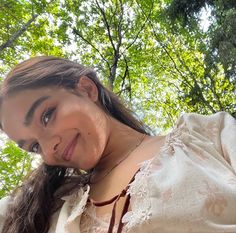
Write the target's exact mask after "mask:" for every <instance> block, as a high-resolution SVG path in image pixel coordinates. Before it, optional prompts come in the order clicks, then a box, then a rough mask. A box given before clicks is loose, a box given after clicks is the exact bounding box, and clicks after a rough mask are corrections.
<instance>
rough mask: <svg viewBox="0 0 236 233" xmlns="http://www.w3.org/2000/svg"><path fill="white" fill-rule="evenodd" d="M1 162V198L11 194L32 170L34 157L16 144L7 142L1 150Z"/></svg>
mask: <svg viewBox="0 0 236 233" xmlns="http://www.w3.org/2000/svg"><path fill="white" fill-rule="evenodd" d="M0 156H1V160H0V167H1V169H0V198H1V197H4V196H6V195H7V194H9V192H10V191H11V190H13V189H14V188H15V187H16V186H19V185H20V184H21V181H22V179H23V178H24V176H25V175H26V174H27V172H28V171H29V170H30V169H31V163H32V157H31V156H29V155H28V154H27V153H26V152H24V151H22V150H21V149H20V148H18V147H17V146H16V145H15V144H14V143H12V142H7V143H6V145H5V146H4V148H3V149H2V150H1V154H0Z"/></svg>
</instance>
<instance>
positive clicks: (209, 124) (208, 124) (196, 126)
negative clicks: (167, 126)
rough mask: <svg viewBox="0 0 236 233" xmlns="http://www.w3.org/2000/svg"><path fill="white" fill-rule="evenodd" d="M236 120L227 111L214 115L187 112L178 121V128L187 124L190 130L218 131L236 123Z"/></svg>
mask: <svg viewBox="0 0 236 233" xmlns="http://www.w3.org/2000/svg"><path fill="white" fill-rule="evenodd" d="M235 123H236V120H235V119H234V118H233V117H232V116H231V115H230V114H229V113H227V112H217V113H215V114H212V115H201V114H197V113H185V114H183V115H182V116H181V117H180V118H179V119H178V121H177V124H176V128H179V127H182V126H185V127H187V129H188V130H190V131H199V130H200V131H201V132H202V133H204V132H207V131H210V130H211V131H212V130H213V132H215V133H216V132H218V133H219V131H221V130H222V129H223V128H225V127H226V126H228V125H231V124H235Z"/></svg>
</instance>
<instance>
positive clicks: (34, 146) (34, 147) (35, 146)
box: [29, 142, 39, 153]
mask: <svg viewBox="0 0 236 233" xmlns="http://www.w3.org/2000/svg"><path fill="white" fill-rule="evenodd" d="M29 151H30V152H33V153H38V151H39V144H38V143H37V142H36V143H33V144H32V145H31V146H30V150H29Z"/></svg>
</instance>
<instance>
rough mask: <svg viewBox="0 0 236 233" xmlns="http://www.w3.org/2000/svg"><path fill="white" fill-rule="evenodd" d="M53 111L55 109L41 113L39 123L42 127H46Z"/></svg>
mask: <svg viewBox="0 0 236 233" xmlns="http://www.w3.org/2000/svg"><path fill="white" fill-rule="evenodd" d="M54 111H55V107H51V108H48V109H47V110H46V111H44V112H43V114H42V115H41V123H42V125H43V126H47V124H48V122H49V121H50V119H51V117H52V114H53V112H54Z"/></svg>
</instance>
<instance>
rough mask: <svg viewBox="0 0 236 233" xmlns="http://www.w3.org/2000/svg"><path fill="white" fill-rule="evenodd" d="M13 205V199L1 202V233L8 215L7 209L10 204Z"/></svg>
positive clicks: (3, 199)
mask: <svg viewBox="0 0 236 233" xmlns="http://www.w3.org/2000/svg"><path fill="white" fill-rule="evenodd" d="M10 203H11V197H9V196H8V197H4V198H2V199H1V200H0V232H1V231H2V227H3V224H4V221H5V216H6V214H7V209H8V206H9V204H10Z"/></svg>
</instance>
